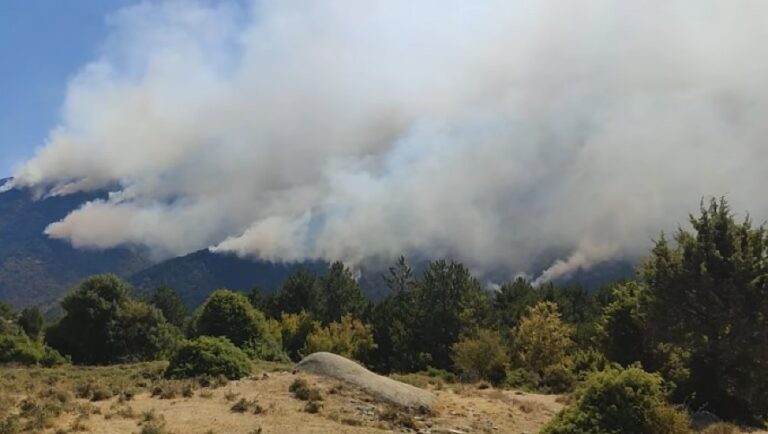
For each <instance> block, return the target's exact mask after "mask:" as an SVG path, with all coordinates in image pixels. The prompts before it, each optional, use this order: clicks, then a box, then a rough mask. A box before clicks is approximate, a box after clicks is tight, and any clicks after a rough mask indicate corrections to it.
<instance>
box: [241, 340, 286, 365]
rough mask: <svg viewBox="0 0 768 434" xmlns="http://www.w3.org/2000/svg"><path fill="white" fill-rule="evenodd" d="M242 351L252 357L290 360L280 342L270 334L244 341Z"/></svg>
mask: <svg viewBox="0 0 768 434" xmlns="http://www.w3.org/2000/svg"><path fill="white" fill-rule="evenodd" d="M243 351H244V352H245V353H246V354H248V357H250V358H252V359H259V360H266V361H269V362H286V363H288V362H290V361H291V358H290V357H288V354H287V353H286V352H285V351H284V350H283V346H282V345H280V342H278V341H277V340H276V339H274V338H273V337H271V336H266V337H265V338H264V339H257V340H252V341H248V342H246V343H245V345H243Z"/></svg>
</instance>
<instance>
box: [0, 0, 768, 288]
mask: <svg viewBox="0 0 768 434" xmlns="http://www.w3.org/2000/svg"><path fill="white" fill-rule="evenodd" d="M110 20H111V21H110V22H111V25H112V29H113V31H112V35H111V37H110V38H109V39H108V40H107V41H106V42H105V43H104V45H103V49H102V53H101V55H100V56H99V57H98V58H97V59H95V60H94V61H93V62H91V63H89V64H87V65H85V66H83V68H82V70H81V71H80V72H79V73H78V74H77V75H76V76H75V78H74V79H73V80H72V81H71V83H70V85H69V91H68V94H67V98H66V101H65V103H64V105H63V109H62V117H61V121H60V123H59V125H58V126H56V127H55V128H54V129H53V130H52V131H51V133H50V136H49V139H48V141H47V143H45V144H44V146H42V147H41V148H40V149H39V150H38V152H37V154H36V155H35V156H34V158H32V159H30V160H29V161H28V162H27V163H26V164H25V165H23V166H22V167H21V168H20V169H19V170H18V172H17V173H16V174H15V180H14V181H13V184H12V185H13V186H16V187H30V188H33V189H35V190H36V191H38V192H41V193H42V194H53V195H61V194H68V193H71V192H75V191H87V190H97V189H103V188H111V189H112V191H113V193H112V194H111V195H110V197H109V198H108V199H107V200H103V201H94V202H91V203H87V204H84V205H83V207H82V208H81V209H79V210H77V211H75V212H73V213H72V214H70V215H69V216H67V217H66V218H65V219H63V220H62V221H59V222H54V223H53V224H51V225H50V227H49V228H48V229H47V233H48V234H49V235H50V236H52V237H55V238H60V239H65V240H69V241H70V242H71V243H72V244H73V245H75V246H82V247H96V248H106V247H111V246H117V245H122V244H136V243H137V244H142V245H146V246H149V247H151V248H152V249H154V250H155V252H158V254H160V255H173V254H180V253H185V252H189V251H192V250H196V249H200V248H204V247H208V246H213V248H214V250H215V251H227V252H236V253H237V254H239V255H245V256H253V257H259V258H264V259H270V260H282V261H294V260H303V259H320V258H322V259H343V260H346V261H349V262H351V263H363V262H365V261H373V260H377V259H381V258H387V259H391V258H392V257H394V256H396V255H399V254H401V253H402V254H406V255H425V256H428V257H438V256H441V255H449V256H452V257H455V258H458V259H460V260H463V261H465V262H466V263H468V264H469V265H470V266H471V267H473V269H476V270H481V271H482V270H498V269H505V270H509V273H510V275H514V274H515V273H517V272H532V270H531V267H534V266H535V264H536V261H540V260H541V257H542V256H547V255H551V254H552V252H561V253H562V254H563V256H562V258H561V259H559V260H558V261H557V262H555V263H554V264H553V265H552V267H551V268H549V269H548V270H547V271H546V272H545V273H544V274H543V275H542V276H541V277H540V279H551V278H556V277H558V276H562V275H566V274H568V273H570V272H572V271H573V270H574V269H577V268H580V267H581V268H588V267H589V266H591V265H592V264H593V263H595V262H596V261H602V260H605V259H608V258H617V257H628V258H632V257H636V256H638V255H639V254H642V253H643V252H645V251H646V250H647V248H648V247H649V244H650V239H651V238H652V237H654V236H656V235H657V234H658V231H659V230H661V229H674V228H675V226H676V224H677V223H678V222H681V221H684V220H685V218H686V216H687V213H688V212H690V211H695V209H696V207H697V206H698V203H699V200H700V199H701V198H702V197H703V196H708V195H723V194H726V195H728V197H729V199H730V201H731V202H732V204H733V206H734V209H737V210H745V209H749V210H750V211H752V213H753V215H754V216H755V217H756V218H757V219H758V220H759V219H760V218H764V217H765V216H766V215H768V213H767V211H768V202H766V200H765V193H764V187H765V186H766V185H768V170H766V162H767V161H768V143H766V138H768V122H766V119H768V56H765V48H764V43H765V41H766V40H768V26H766V25H765V23H766V22H768V2H765V1H764V0H743V1H738V2H734V1H729V0H717V1H716V0H666V1H655V0H654V1H650V2H616V1H613V0H576V1H567V2H563V1H555V0H517V1H510V0H485V1H458V0H424V1H418V2H414V1H406V0H386V1H384V0H382V1H378V0H372V1H358V0H323V1H313V0H309V1H298V0H297V1H293V0H279V1H278V0H265V1H258V2H253V3H250V2H226V1H199V2H193V1H175V2H174V1H170V2H146V3H142V4H139V5H136V6H131V7H127V8H125V9H123V10H121V11H120V12H118V13H116V14H115V15H114V16H113V17H111V18H110ZM563 252H564V253H563Z"/></svg>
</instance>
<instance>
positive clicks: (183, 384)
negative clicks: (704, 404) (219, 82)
mask: <svg viewBox="0 0 768 434" xmlns="http://www.w3.org/2000/svg"><path fill="white" fill-rule="evenodd" d="M163 368H164V364H163V363H162V362H160V363H150V364H134V365H119V366H114V367H103V368H83V367H63V368H56V369H41V368H0V434H17V433H49V434H65V433H78V432H87V433H97V434H112V433H114V434H129V433H131V434H132V433H136V434H170V433H175V434H266V433H270V434H271V433H279V434H282V433H307V434H310V433H311V434H336V433H340V434H346V433H384V432H397V433H408V432H410V433H432V434H461V433H499V434H521V433H529V434H533V433H536V432H538V431H539V430H540V428H541V427H542V426H544V425H545V424H546V423H547V422H548V421H549V420H550V419H551V418H552V417H553V416H554V415H555V414H556V413H557V412H558V411H560V409H562V407H563V405H564V404H563V401H565V399H564V397H561V396H556V395H539V394H529V393H522V392H516V391H511V390H500V389H493V388H488V387H483V386H478V385H464V384H445V383H442V382H440V381H439V380H436V379H434V378H428V377H424V376H418V375H413V374H411V375H407V376H399V377H397V379H398V380H404V381H407V382H409V383H412V384H415V385H417V386H420V387H425V388H427V389H429V390H431V391H432V392H433V393H434V394H435V395H436V396H437V399H436V401H435V403H434V405H433V410H432V412H431V413H429V414H419V413H418V412H411V411H406V410H402V409H399V408H394V407H392V406H391V405H390V404H387V403H384V402H382V401H379V400H377V399H375V398H372V397H371V396H369V395H367V394H364V393H362V392H360V391H358V390H356V389H354V388H352V387H350V386H349V385H346V384H343V383H340V382H338V381H336V380H333V379H328V378H324V377H319V376H315V375H312V374H307V373H299V374H293V373H291V372H290V371H289V369H290V367H289V366H287V365H274V364H273V365H270V364H263V365H261V366H258V367H257V369H256V370H255V371H254V372H255V375H254V376H252V377H250V378H247V379H243V380H239V381H231V382H225V381H221V382H217V381H213V383H212V384H211V385H210V386H208V387H201V385H200V384H199V382H197V381H192V380H174V381H168V380H164V379H162V378H161V376H160V373H161V372H162V370H163ZM297 379H303V380H305V381H306V385H305V387H306V388H307V389H305V390H308V391H311V393H308V395H309V397H310V400H302V399H299V397H297V396H296V395H297V393H294V392H291V391H290V389H291V386H292V385H293V384H294V383H295V382H296V380H297ZM305 398H306V396H305ZM313 400H315V401H313ZM761 433H765V431H762V432H761Z"/></svg>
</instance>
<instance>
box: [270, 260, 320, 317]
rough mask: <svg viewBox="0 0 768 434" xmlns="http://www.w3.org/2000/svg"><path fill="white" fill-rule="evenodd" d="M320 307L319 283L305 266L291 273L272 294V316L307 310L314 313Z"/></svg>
mask: <svg viewBox="0 0 768 434" xmlns="http://www.w3.org/2000/svg"><path fill="white" fill-rule="evenodd" d="M319 308H320V284H319V282H318V279H317V276H315V275H314V273H312V272H311V271H309V270H307V269H306V268H303V267H301V268H299V269H297V270H296V271H294V272H293V273H291V274H290V275H289V276H288V278H287V279H286V280H285V282H283V284H282V285H281V286H280V288H279V289H278V290H277V292H276V293H275V295H274V310H275V312H274V313H273V315H274V316H280V314H281V313H299V312H301V311H307V312H309V313H311V314H313V315H316V314H317V313H318V311H319Z"/></svg>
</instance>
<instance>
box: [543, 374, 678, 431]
mask: <svg viewBox="0 0 768 434" xmlns="http://www.w3.org/2000/svg"><path fill="white" fill-rule="evenodd" d="M691 432H692V431H691V429H690V423H689V420H688V416H687V415H686V414H685V413H683V412H681V411H678V410H676V409H675V408H673V407H672V406H671V405H669V404H668V403H667V401H666V396H665V394H664V392H663V390H662V380H661V377H659V376H658V375H656V374H649V373H647V372H645V371H643V370H642V369H640V368H636V367H630V368H627V369H610V370H607V371H604V372H598V373H596V374H594V375H592V376H591V377H589V378H588V379H587V381H586V382H585V383H584V385H583V386H582V387H581V388H580V389H579V390H578V391H577V392H576V403H575V404H574V405H572V406H569V407H567V408H566V409H565V410H563V411H562V412H560V413H559V414H558V415H557V416H556V417H555V418H554V419H553V420H552V421H551V422H550V423H549V424H548V425H547V426H546V427H545V428H544V429H543V430H542V433H544V434H603V433H605V434H614V433H615V434H619V433H622V434H657V433H665V434H689V433H691Z"/></svg>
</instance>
